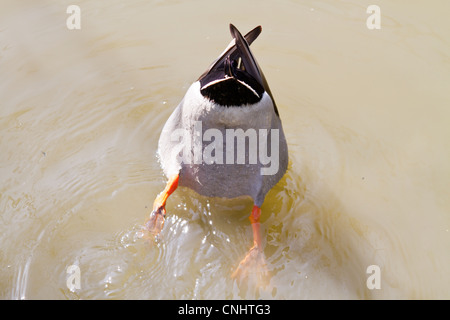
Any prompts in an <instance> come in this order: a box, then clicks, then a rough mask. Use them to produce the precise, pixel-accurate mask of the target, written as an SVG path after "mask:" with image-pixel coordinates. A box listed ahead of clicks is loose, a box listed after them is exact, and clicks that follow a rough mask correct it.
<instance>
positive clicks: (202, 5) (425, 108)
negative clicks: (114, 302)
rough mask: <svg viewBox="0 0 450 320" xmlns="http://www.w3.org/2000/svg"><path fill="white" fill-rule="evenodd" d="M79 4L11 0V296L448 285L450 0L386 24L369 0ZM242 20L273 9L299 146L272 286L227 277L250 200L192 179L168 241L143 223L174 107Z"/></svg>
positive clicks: (292, 146) (389, 293) (288, 122)
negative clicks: (74, 270)
mask: <svg viewBox="0 0 450 320" xmlns="http://www.w3.org/2000/svg"><path fill="white" fill-rule="evenodd" d="M70 4H72V3H71V2H70V1H59V2H53V1H21V2H17V1H3V2H2V4H1V5H0V9H1V10H0V70H1V74H0V77H1V81H0V97H1V103H0V146H1V153H0V177H1V184H0V267H1V270H2V272H1V275H0V298H2V299H183V298H184V299H242V298H257V299H259V298H263V299H312V298H318V299H328V298H332V299H396V298H402V299H405V298H406V299H434V298H438V299H448V298H450V295H449V290H448V288H449V287H450V276H449V268H448V266H449V264H450V231H449V229H450V200H449V198H448V188H449V181H450V165H449V163H450V162H449V161H448V160H449V159H450V144H449V141H450V140H449V137H450V127H449V126H448V123H449V119H450V109H449V102H450V97H449V93H448V88H449V87H450V59H449V53H450V43H449V40H448V39H450V28H449V22H448V17H447V13H448V12H449V9H450V7H449V3H448V1H437V0H436V1H434V2H433V4H432V5H431V4H429V3H425V2H423V1H396V2H392V1H377V4H378V5H379V6H380V8H381V30H369V29H368V28H367V27H366V19H367V17H368V16H369V14H367V13H366V9H367V7H368V6H369V5H370V4H372V3H371V2H370V1H356V0H349V1H340V2H336V1H321V2H317V1H278V2H277V3H276V5H275V4H274V3H273V2H269V1H263V2H261V1H246V2H245V3H243V2H241V1H227V2H226V3H220V4H219V3H212V2H207V1H191V2H178V1H138V0H134V1H127V2H123V1H108V3H106V2H93V1H77V4H78V5H79V6H80V8H81V30H68V29H67V27H66V19H67V17H68V16H69V15H68V14H67V13H66V9H67V7H68V6H69V5H70ZM230 22H232V23H233V24H235V25H236V26H237V27H238V28H239V29H240V30H241V31H242V32H247V31H248V30H250V29H251V28H253V27H255V26H256V25H262V27H263V32H262V34H261V36H260V37H259V38H258V39H257V40H256V41H255V43H254V44H253V45H252V48H253V52H254V54H255V55H256V57H257V59H258V61H259V64H260V65H261V67H262V69H263V70H264V73H265V75H266V77H267V79H268V81H269V84H270V86H271V89H272V92H273V94H274V96H275V98H276V100H277V105H278V108H279V110H280V115H281V117H282V121H283V126H284V130H285V133H286V136H287V140H288V145H289V152H290V165H289V170H288V172H287V174H286V175H285V177H284V178H283V179H282V180H281V181H280V183H279V184H278V185H277V186H276V187H274V189H273V190H272V191H271V192H270V193H269V194H268V196H267V198H266V201H265V203H264V205H263V207H262V231H263V239H264V243H265V250H264V251H265V255H266V258H267V262H268V268H269V271H270V273H271V276H272V277H271V280H270V283H269V285H268V286H267V287H265V288H261V287H257V286H255V285H254V284H253V283H252V282H251V281H250V282H238V281H235V280H232V279H231V278H230V275H231V273H232V271H233V270H234V268H235V267H236V266H237V264H238V263H239V261H240V260H241V259H242V257H243V256H244V255H245V253H246V251H247V250H248V249H249V247H250V246H251V244H252V233H251V232H252V231H251V227H250V224H249V221H248V219H247V217H248V215H249V213H250V210H251V207H252V203H251V202H250V201H238V200H232V201H224V200H220V199H208V198H204V197H200V196H198V195H196V194H195V193H193V192H191V191H189V190H185V189H181V188H180V189H179V190H177V191H176V192H175V193H174V194H173V195H172V196H171V197H170V198H169V201H168V205H167V212H168V218H167V221H166V224H165V228H164V230H163V232H162V234H161V239H160V241H159V242H158V243H153V244H149V243H148V242H146V241H144V240H142V239H141V238H140V237H139V235H140V230H141V226H142V224H143V222H144V220H145V218H146V217H147V216H148V214H149V213H150V208H151V206H152V202H153V199H154V197H155V196H156V195H157V194H158V193H159V192H160V191H161V190H162V189H163V188H164V185H165V178H164V177H163V175H162V171H161V169H160V166H159V164H158V161H157V159H156V147H157V139H158V137H159V134H160V131H161V129H162V126H163V125H164V122H165V121H166V119H167V118H168V116H169V115H170V113H171V112H172V110H173V109H174V107H175V106H176V105H177V104H178V102H179V101H180V100H181V98H182V97H183V95H184V93H185V91H186V90H187V88H188V86H189V85H190V83H191V82H193V81H195V79H197V77H198V76H199V75H200V74H201V73H202V72H203V71H204V70H205V69H206V68H207V67H208V65H209V64H210V62H212V61H213V60H214V59H215V58H216V57H217V55H218V54H219V53H220V52H221V51H222V50H223V49H224V47H225V46H226V45H227V44H228V42H229V40H230V35H229V32H228V24H229V23H230ZM71 265H76V266H78V267H79V270H80V285H81V288H80V289H73V290H70V289H69V287H68V286H67V280H68V277H69V276H70V274H68V273H67V268H68V267H69V266H71ZM371 265H376V266H378V267H379V270H380V280H381V288H380V289H372V290H371V289H369V287H368V286H367V279H368V278H369V277H370V276H371V274H370V273H367V268H368V267H369V266H371Z"/></svg>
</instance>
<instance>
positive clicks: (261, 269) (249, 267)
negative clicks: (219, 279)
mask: <svg viewBox="0 0 450 320" xmlns="http://www.w3.org/2000/svg"><path fill="white" fill-rule="evenodd" d="M260 216H261V208H259V207H258V206H256V205H254V206H253V209H252V213H251V215H250V217H249V219H250V222H251V223H252V229H253V247H251V248H250V250H249V252H248V253H247V255H246V256H245V258H244V259H242V261H241V262H240V263H239V266H238V267H237V269H236V270H235V271H234V272H233V274H232V276H231V277H232V278H240V277H245V276H248V275H249V274H256V276H257V277H258V278H259V279H260V280H264V281H265V280H266V278H267V276H268V271H267V268H266V260H265V258H264V252H263V249H262V240H261V230H260V222H259V218H260Z"/></svg>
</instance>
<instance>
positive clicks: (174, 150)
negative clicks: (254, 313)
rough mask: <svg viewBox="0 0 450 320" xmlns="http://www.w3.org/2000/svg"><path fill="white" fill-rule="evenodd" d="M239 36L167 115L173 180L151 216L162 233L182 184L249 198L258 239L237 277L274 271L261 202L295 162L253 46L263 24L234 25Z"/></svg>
mask: <svg viewBox="0 0 450 320" xmlns="http://www.w3.org/2000/svg"><path fill="white" fill-rule="evenodd" d="M229 28H230V33H231V36H232V40H231V42H230V43H229V45H228V46H227V47H226V48H225V50H224V51H223V52H222V53H221V54H220V55H219V57H218V58H217V59H216V60H214V62H213V63H212V64H211V65H210V66H209V68H208V69H207V70H206V71H205V72H204V73H203V74H201V75H200V77H199V78H198V79H197V80H196V81H195V82H193V83H192V84H191V85H190V87H189V88H188V90H187V91H186V94H185V96H184V97H183V99H182V100H181V102H180V103H179V104H178V106H177V107H176V108H175V109H174V111H173V112H172V114H171V115H170V117H169V118H168V119H167V121H166V123H165V125H164V127H163V129H162V131H161V135H160V138H159V142H158V151H157V155H158V158H159V160H160V163H161V166H162V170H163V172H164V175H165V176H166V177H167V183H166V186H165V188H164V190H162V192H161V193H159V194H158V195H157V196H156V198H155V200H154V202H153V208H152V212H151V213H150V216H149V218H148V219H147V220H146V221H145V223H144V226H145V230H146V231H147V232H148V233H149V234H150V235H151V236H152V237H158V235H159V234H160V232H161V230H162V229H163V227H164V220H165V218H166V209H165V207H166V202H167V199H168V198H169V196H170V195H171V194H172V193H173V192H175V190H176V189H177V188H178V187H179V186H182V187H187V188H190V189H192V190H194V191H195V192H196V193H198V194H200V195H202V196H206V197H220V198H228V199H232V198H238V197H242V196H244V197H250V198H251V199H252V200H253V208H252V211H251V213H250V215H249V220H250V224H251V227H252V232H253V246H252V247H250V249H249V250H248V252H247V254H246V255H245V256H244V257H243V259H242V260H241V261H240V263H239V265H238V266H237V268H236V270H235V271H234V272H233V273H232V275H231V276H232V278H238V277H241V276H243V275H248V274H249V273H252V272H255V271H256V272H261V273H264V274H266V273H267V267H266V266H267V265H266V261H265V257H264V250H263V238H262V235H261V226H260V224H261V222H260V220H261V206H262V204H263V203H264V199H265V197H266V194H267V193H268V192H269V191H270V190H271V189H272V188H273V187H274V186H275V185H276V184H277V183H278V182H279V181H280V179H281V178H282V177H283V176H284V174H285V172H286V170H287V167H288V161H289V159H288V147H287V142H286V138H285V134H284V131H283V126H282V122H281V119H280V114H279V111H278V108H277V105H276V103H275V100H274V97H273V95H272V93H271V91H270V88H269V85H268V83H267V81H266V78H265V76H264V74H263V72H262V70H261V68H260V66H259V65H258V62H257V61H256V59H255V56H254V55H253V53H252V51H251V50H250V45H251V44H252V43H253V41H254V40H255V39H256V38H257V37H258V36H259V35H260V33H261V31H262V27H261V26H257V27H256V28H254V29H252V30H251V31H249V32H248V33H247V34H245V36H242V34H241V33H240V31H239V30H238V29H237V28H236V27H235V26H234V25H233V24H230V25H229Z"/></svg>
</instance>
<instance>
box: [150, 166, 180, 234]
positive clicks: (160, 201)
mask: <svg viewBox="0 0 450 320" xmlns="http://www.w3.org/2000/svg"><path fill="white" fill-rule="evenodd" d="M178 178H179V175H174V176H172V177H170V179H169V181H168V182H167V185H166V188H165V189H164V190H163V191H162V192H161V193H160V194H159V195H158V196H157V197H156V199H155V201H154V202H153V211H152V213H151V214H150V217H149V218H148V219H147V221H146V222H145V227H146V229H147V231H148V232H150V234H152V235H153V236H154V237H156V236H157V235H158V234H159V233H160V232H161V230H162V228H163V226H164V218H165V217H166V208H165V207H166V201H167V198H169V196H170V195H171V194H172V193H173V192H174V191H175V190H176V189H177V187H178Z"/></svg>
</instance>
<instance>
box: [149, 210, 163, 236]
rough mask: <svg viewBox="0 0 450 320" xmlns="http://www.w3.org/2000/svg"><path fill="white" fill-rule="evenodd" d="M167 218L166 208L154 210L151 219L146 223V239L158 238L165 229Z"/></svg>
mask: <svg viewBox="0 0 450 320" xmlns="http://www.w3.org/2000/svg"><path fill="white" fill-rule="evenodd" d="M165 217H166V209H165V207H164V206H160V207H157V208H156V209H153V211H152V213H150V216H149V218H148V219H147V220H146V221H145V223H144V226H145V230H144V234H145V235H146V236H145V237H146V238H148V239H150V238H156V237H157V236H158V235H159V234H160V232H161V230H162V228H163V227H164V220H165Z"/></svg>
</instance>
